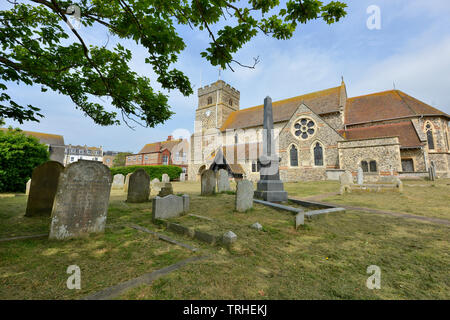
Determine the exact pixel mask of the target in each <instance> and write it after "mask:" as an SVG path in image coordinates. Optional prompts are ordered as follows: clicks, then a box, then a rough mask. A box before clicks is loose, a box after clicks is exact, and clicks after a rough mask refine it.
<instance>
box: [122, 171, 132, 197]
mask: <svg viewBox="0 0 450 320" xmlns="http://www.w3.org/2000/svg"><path fill="white" fill-rule="evenodd" d="M131 175H132V173H128V174H127V175H126V176H125V183H124V184H123V191H124V192H127V193H128V184H129V182H130V176H131Z"/></svg>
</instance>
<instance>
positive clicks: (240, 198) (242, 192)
mask: <svg viewBox="0 0 450 320" xmlns="http://www.w3.org/2000/svg"><path fill="white" fill-rule="evenodd" d="M250 208H253V183H252V182H251V181H248V180H240V181H238V182H237V186H236V211H239V212H244V211H246V210H248V209H250Z"/></svg>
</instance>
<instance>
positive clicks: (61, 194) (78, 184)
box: [49, 160, 112, 240]
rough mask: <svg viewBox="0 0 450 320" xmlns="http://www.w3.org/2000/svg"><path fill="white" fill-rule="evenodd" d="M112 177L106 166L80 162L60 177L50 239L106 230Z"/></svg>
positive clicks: (73, 164) (70, 165)
mask: <svg viewBox="0 0 450 320" xmlns="http://www.w3.org/2000/svg"><path fill="white" fill-rule="evenodd" d="M111 183H112V177H111V172H110V170H109V168H108V167H107V166H105V165H104V164H102V163H100V162H97V161H87V160H79V161H78V162H74V163H71V164H69V165H68V166H67V167H66V168H65V169H64V171H63V172H62V173H61V174H60V176H59V180H58V189H57V191H56V196H55V201H54V204H53V210H52V222H51V226H50V235H49V238H50V239H58V240H63V239H68V238H77V237H81V236H84V235H87V234H89V233H99V232H103V231H104V230H105V225H106V216H107V213H108V203H109V195H110V192H111Z"/></svg>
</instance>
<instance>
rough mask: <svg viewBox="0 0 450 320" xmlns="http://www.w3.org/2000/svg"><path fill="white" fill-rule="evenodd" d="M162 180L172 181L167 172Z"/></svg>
mask: <svg viewBox="0 0 450 320" xmlns="http://www.w3.org/2000/svg"><path fill="white" fill-rule="evenodd" d="M161 181H162V182H170V177H169V175H168V174H167V173H164V174H163V175H162V178H161Z"/></svg>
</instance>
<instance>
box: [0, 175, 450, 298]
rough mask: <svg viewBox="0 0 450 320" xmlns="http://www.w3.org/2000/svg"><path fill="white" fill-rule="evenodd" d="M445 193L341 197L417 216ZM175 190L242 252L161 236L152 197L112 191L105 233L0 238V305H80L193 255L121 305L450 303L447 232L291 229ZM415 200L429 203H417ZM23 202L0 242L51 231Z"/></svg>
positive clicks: (343, 220)
mask: <svg viewBox="0 0 450 320" xmlns="http://www.w3.org/2000/svg"><path fill="white" fill-rule="evenodd" d="M426 183H427V182H422V181H420V182H417V181H414V182H411V184H426ZM407 184H408V183H407ZM441 184H442V186H441ZM338 188H339V186H338V184H337V183H335V182H314V183H309V182H308V183H288V184H286V190H287V191H288V192H289V194H290V195H293V196H294V195H295V196H298V197H307V196H311V195H316V194H321V193H330V192H337V191H338ZM441 188H442V190H441ZM448 188H449V186H447V185H446V183H443V181H440V182H439V184H437V185H436V187H428V188H420V189H419V191H416V189H414V188H413V187H405V193H404V194H403V195H400V197H404V196H405V197H406V196H408V197H412V198H413V200H411V201H415V202H414V203H412V204H409V206H408V207H402V206H401V204H399V203H395V204H393V203H390V202H389V201H388V200H387V199H386V197H391V195H390V194H376V193H371V194H359V195H357V194H351V195H349V197H347V196H345V197H343V198H341V201H343V203H344V201H345V203H347V202H349V203H350V202H351V201H357V200H356V198H357V196H360V197H367V196H369V199H371V197H370V196H372V197H385V198H384V202H381V203H378V201H375V200H373V202H369V203H365V202H363V203H361V204H358V205H361V206H362V205H364V206H367V207H369V206H370V205H371V204H372V203H373V204H377V205H379V206H380V207H377V208H380V209H385V210H397V211H405V212H409V211H407V209H408V208H409V207H411V208H413V209H414V210H416V211H413V213H415V214H419V212H422V213H421V214H422V215H428V214H431V213H430V212H431V211H433V212H434V211H436V212H438V211H439V209H438V208H439V206H442V204H434V206H432V209H431V210H430V212H429V211H427V210H428V207H427V206H429V205H430V204H431V203H433V201H432V200H430V199H433V198H434V199H436V198H435V197H437V195H436V190H438V191H439V192H440V193H441V199H440V202H445V201H447V203H448V199H446V198H445V197H444V195H443V193H444V191H445V190H447V191H448V190H449V189H448ZM410 190H411V192H410ZM174 192H175V193H189V194H190V195H191V210H190V212H189V213H192V214H197V215H202V216H208V217H211V218H212V219H213V221H214V223H210V222H208V221H205V220H200V219H198V218H194V217H189V216H183V217H180V218H177V219H175V220H177V221H179V222H180V223H181V224H184V225H190V226H195V228H198V229H204V230H208V231H211V232H213V233H216V234H222V233H224V232H226V231H228V230H232V231H233V232H235V233H236V234H237V235H238V242H237V243H236V246H235V247H234V248H233V249H231V250H227V249H225V248H222V247H218V246H216V247H212V246H209V245H207V244H203V243H201V242H198V241H196V240H192V239H189V238H187V237H184V236H180V235H177V234H174V233H170V232H168V231H166V230H164V229H159V228H162V227H160V226H156V225H154V224H152V223H151V219H150V216H151V202H148V203H144V204H126V203H124V201H123V200H124V199H125V195H124V194H122V193H120V192H114V193H113V194H112V196H111V201H110V208H109V213H108V221H107V229H106V232H105V234H104V235H95V236H91V237H89V238H87V239H78V240H70V241H64V242H59V241H48V240H47V239H45V238H41V239H28V240H16V241H10V242H0V299H14V298H15V299H39V298H41V299H74V298H81V297H83V296H85V295H87V294H90V293H93V292H96V291H98V290H101V289H104V288H106V287H108V286H112V285H114V284H117V283H119V282H122V281H125V280H129V279H131V278H133V277H137V276H140V275H142V274H144V273H147V272H151V271H153V270H156V269H160V268H162V267H165V266H168V265H170V264H173V263H175V262H177V261H180V260H182V259H185V258H187V257H190V256H193V255H208V256H209V258H208V259H207V260H203V261H199V262H195V263H193V264H189V265H187V266H184V267H183V268H181V269H179V270H176V271H174V272H172V273H170V274H168V275H165V276H164V277H162V278H160V279H158V280H156V281H155V282H153V284H152V285H150V286H148V285H143V286H140V287H137V288H134V289H131V290H129V291H128V292H126V293H124V294H123V295H122V296H121V297H119V298H122V299H449V298H450V273H449V270H450V268H449V267H450V257H449V252H450V244H449V240H450V239H449V238H450V237H449V227H448V226H445V225H438V224H432V223H428V222H421V221H416V220H410V219H403V218H398V217H391V216H385V215H378V214H370V213H365V212H358V211H347V212H346V213H335V214H330V215H327V216H323V217H320V218H319V219H316V220H313V221H310V222H307V223H306V225H305V226H304V227H302V228H300V229H298V230H295V229H294V223H293V215H291V214H290V213H287V212H283V211H277V210H274V209H271V208H268V207H265V206H262V205H257V204H256V205H255V206H254V208H253V209H252V210H249V211H248V212H246V213H238V212H235V211H234V195H232V194H219V195H215V196H211V197H201V196H200V195H199V193H200V185H199V184H198V183H192V182H183V183H180V182H176V183H174ZM447 194H448V192H447ZM413 195H414V196H413ZM419 196H420V197H422V198H423V199H421V200H420V199H415V197H419ZM350 197H354V199H351V200H350ZM392 197H393V198H392V199H396V198H398V197H399V195H398V194H395V195H392ZM394 197H396V198H394ZM338 198H339V197H330V199H332V200H330V201H333V202H338V200H339V199H338ZM406 199H407V198H406ZM326 200H328V199H326ZM323 201H325V200H323ZM402 201H403V200H402ZM404 201H406V202H407V200H404ZM352 204H356V203H352ZM25 206H26V197H24V196H21V197H8V198H7V197H2V198H0V238H5V237H10V236H19V235H28V234H38V233H45V232H48V226H49V219H48V218H47V219H44V218H24V217H23V213H24V211H25ZM448 208H449V206H448V204H447V206H446V208H444V210H441V211H442V212H441V214H442V215H440V216H439V217H441V218H446V219H450V213H449V212H448V210H449V209H448ZM430 216H431V215H430ZM433 216H435V215H433ZM254 222H259V223H261V224H262V225H263V227H264V230H263V231H256V230H254V229H251V228H250V227H249V226H250V225H251V224H253V223H254ZM131 223H135V224H139V225H141V226H144V227H146V228H148V229H150V230H154V231H158V232H161V233H164V234H167V235H169V236H170V237H172V238H174V239H177V240H179V241H181V242H184V243H188V244H190V245H193V246H195V247H198V248H199V249H200V250H199V252H197V253H195V254H194V253H192V252H190V251H188V250H186V249H184V248H182V247H178V246H175V245H171V244H168V243H166V242H163V241H160V240H156V239H155V238H153V237H151V236H150V235H149V234H146V233H142V232H139V231H137V230H134V229H131V228H128V227H126V226H127V225H128V224H131ZM71 264H76V265H78V266H80V268H81V278H82V280H81V287H82V289H81V290H68V289H67V288H66V280H67V277H68V276H69V275H68V274H66V269H67V267H68V266H69V265H71ZM369 265H377V266H379V267H380V268H381V289H380V290H369V289H367V287H366V285H365V284H366V280H367V278H368V277H369V274H366V269H367V267H368V266H369Z"/></svg>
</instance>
